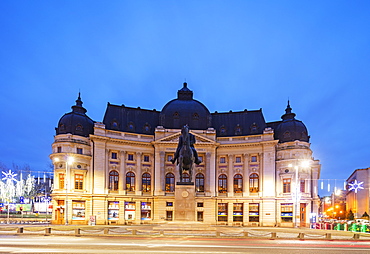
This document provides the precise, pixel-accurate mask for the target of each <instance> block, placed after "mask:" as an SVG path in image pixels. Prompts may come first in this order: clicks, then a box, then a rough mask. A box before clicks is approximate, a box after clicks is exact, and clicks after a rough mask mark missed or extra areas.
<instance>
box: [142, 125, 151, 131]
mask: <svg viewBox="0 0 370 254" xmlns="http://www.w3.org/2000/svg"><path fill="white" fill-rule="evenodd" d="M143 129H144V132H150V125H149V124H145V125H144V128H143Z"/></svg>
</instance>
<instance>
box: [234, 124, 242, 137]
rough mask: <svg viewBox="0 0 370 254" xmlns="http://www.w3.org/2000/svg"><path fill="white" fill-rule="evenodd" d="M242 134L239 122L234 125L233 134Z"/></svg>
mask: <svg viewBox="0 0 370 254" xmlns="http://www.w3.org/2000/svg"><path fill="white" fill-rule="evenodd" d="M240 134H242V128H241V127H240V126H239V124H238V125H237V126H236V127H235V135H240Z"/></svg>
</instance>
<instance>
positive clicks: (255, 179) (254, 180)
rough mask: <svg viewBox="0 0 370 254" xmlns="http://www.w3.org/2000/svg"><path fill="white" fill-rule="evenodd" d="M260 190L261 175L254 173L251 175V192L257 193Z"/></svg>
mask: <svg viewBox="0 0 370 254" xmlns="http://www.w3.org/2000/svg"><path fill="white" fill-rule="evenodd" d="M258 191H259V176H258V174H256V173H253V174H251V175H250V176H249V192H251V193H257V192H258Z"/></svg>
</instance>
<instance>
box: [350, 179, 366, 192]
mask: <svg viewBox="0 0 370 254" xmlns="http://www.w3.org/2000/svg"><path fill="white" fill-rule="evenodd" d="M363 184H364V182H357V180H354V181H353V182H352V183H349V184H348V185H349V189H348V190H349V191H351V190H354V191H355V193H357V191H358V190H359V189H361V190H363V189H364V187H363V186H362V185H363Z"/></svg>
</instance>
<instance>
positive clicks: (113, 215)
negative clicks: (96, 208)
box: [108, 201, 119, 220]
mask: <svg viewBox="0 0 370 254" xmlns="http://www.w3.org/2000/svg"><path fill="white" fill-rule="evenodd" d="M118 219H119V202H118V201H108V220H118Z"/></svg>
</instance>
